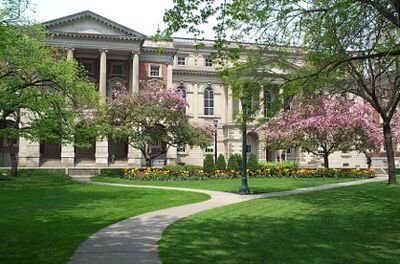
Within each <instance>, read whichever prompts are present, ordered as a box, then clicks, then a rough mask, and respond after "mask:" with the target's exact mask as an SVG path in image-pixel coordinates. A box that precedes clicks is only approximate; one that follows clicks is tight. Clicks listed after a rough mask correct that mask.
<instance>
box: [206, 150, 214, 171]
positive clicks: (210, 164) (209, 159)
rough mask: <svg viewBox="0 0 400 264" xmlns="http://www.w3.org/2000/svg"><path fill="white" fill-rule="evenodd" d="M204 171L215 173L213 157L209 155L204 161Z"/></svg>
mask: <svg viewBox="0 0 400 264" xmlns="http://www.w3.org/2000/svg"><path fill="white" fill-rule="evenodd" d="M203 170H204V171H205V172H213V171H214V170H215V164H214V158H213V155H211V154H207V155H206V157H205V158H204V161H203Z"/></svg>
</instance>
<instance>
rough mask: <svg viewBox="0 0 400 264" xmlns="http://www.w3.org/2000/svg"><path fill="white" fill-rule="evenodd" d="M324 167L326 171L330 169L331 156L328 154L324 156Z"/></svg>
mask: <svg viewBox="0 0 400 264" xmlns="http://www.w3.org/2000/svg"><path fill="white" fill-rule="evenodd" d="M324 167H325V169H329V154H328V153H325V154H324Z"/></svg>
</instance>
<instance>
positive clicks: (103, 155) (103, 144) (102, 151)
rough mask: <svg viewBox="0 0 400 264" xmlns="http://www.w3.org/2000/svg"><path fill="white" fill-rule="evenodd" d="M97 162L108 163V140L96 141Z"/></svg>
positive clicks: (100, 163) (105, 164)
mask: <svg viewBox="0 0 400 264" xmlns="http://www.w3.org/2000/svg"><path fill="white" fill-rule="evenodd" d="M95 157H96V164H97V165H103V166H107V165H108V141H107V140H99V139H98V140H97V141H96V154H95Z"/></svg>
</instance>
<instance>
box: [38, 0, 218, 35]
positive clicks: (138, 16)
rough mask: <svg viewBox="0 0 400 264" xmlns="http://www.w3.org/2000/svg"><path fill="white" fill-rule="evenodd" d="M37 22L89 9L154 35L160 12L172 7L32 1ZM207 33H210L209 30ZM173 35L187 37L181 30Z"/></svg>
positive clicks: (118, 0)
mask: <svg viewBox="0 0 400 264" xmlns="http://www.w3.org/2000/svg"><path fill="white" fill-rule="evenodd" d="M31 3H32V7H33V9H34V10H35V13H33V14H32V16H33V18H34V19H35V20H36V21H37V22H45V21H48V20H52V19H55V18H60V17H63V16H67V15H71V14H74V13H77V12H81V11H84V10H91V11H93V12H95V13H97V14H99V15H101V16H104V17H106V18H108V19H111V20H113V21H115V22H117V23H119V24H121V25H123V26H126V27H128V28H130V29H133V30H136V31H138V32H140V33H143V34H145V35H149V36H151V35H154V34H155V33H156V31H157V28H158V25H160V28H161V30H163V29H164V28H165V25H164V23H163V15H164V12H165V10H166V9H168V8H171V7H172V6H173V0H32V1H31ZM210 35H211V32H210ZM174 36H178V37H189V36H187V35H186V34H185V33H184V32H178V33H177V34H175V35H174Z"/></svg>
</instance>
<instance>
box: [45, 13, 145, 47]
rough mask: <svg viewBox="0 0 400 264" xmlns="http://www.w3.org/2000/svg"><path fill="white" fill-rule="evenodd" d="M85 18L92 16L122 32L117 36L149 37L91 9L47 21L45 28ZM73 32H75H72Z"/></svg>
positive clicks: (140, 38)
mask: <svg viewBox="0 0 400 264" xmlns="http://www.w3.org/2000/svg"><path fill="white" fill-rule="evenodd" d="M83 18H91V19H94V20H96V21H98V22H100V23H102V24H104V25H106V26H108V27H111V28H113V29H115V30H117V31H119V32H121V34H117V35H116V36H122V35H125V36H127V37H131V38H136V39H139V40H144V39H147V36H146V35H144V34H142V33H139V32H137V31H135V30H133V29H130V28H127V27H125V26H123V25H121V24H118V23H117V22H114V21H112V20H110V19H108V18H105V17H103V16H101V15H99V14H96V13H94V12H92V11H90V10H86V11H82V12H79V13H75V14H72V15H69V16H65V17H61V18H57V19H53V20H50V21H47V22H44V23H43V25H44V27H45V28H47V29H51V28H52V27H56V26H59V25H62V24H67V23H70V22H73V21H77V20H80V19H83ZM70 33H73V32H70Z"/></svg>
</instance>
